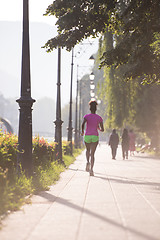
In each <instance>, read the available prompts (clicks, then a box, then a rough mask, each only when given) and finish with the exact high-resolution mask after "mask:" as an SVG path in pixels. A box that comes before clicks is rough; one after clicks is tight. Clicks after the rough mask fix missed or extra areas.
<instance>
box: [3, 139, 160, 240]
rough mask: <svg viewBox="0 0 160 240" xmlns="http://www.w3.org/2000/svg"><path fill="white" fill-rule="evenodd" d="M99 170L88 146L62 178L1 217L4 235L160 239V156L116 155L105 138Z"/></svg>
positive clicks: (19, 238)
mask: <svg viewBox="0 0 160 240" xmlns="http://www.w3.org/2000/svg"><path fill="white" fill-rule="evenodd" d="M95 158H96V160H95V168H94V172H95V176H94V177H90V176H89V174H88V172H86V171H85V163H86V162H85V151H84V152H83V153H82V154H81V155H80V156H78V157H77V159H76V161H75V163H74V164H72V165H71V166H70V167H69V169H68V170H66V171H65V172H63V173H62V174H61V178H60V180H59V181H58V182H57V183H56V184H55V185H53V186H51V187H50V190H49V191H45V192H41V193H39V194H38V195H34V196H33V197H32V204H28V205H24V206H23V207H22V209H21V210H20V211H17V212H15V213H12V214H10V215H9V216H8V217H7V218H6V219H5V220H4V221H3V223H2V229H1V231H0V239H1V240H11V239H12V240H13V239H15V240H48V239H55V240H64V239H65V240H160V159H158V158H154V157H149V156H147V155H145V154H138V153H136V154H135V156H133V157H129V159H128V160H122V153H121V147H119V148H118V153H117V158H116V160H112V159H111V151H110V148H109V147H108V146H107V145H106V144H103V143H101V144H100V145H99V146H98V148H97V151H96V156H95Z"/></svg>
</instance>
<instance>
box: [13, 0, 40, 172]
mask: <svg viewBox="0 0 160 240" xmlns="http://www.w3.org/2000/svg"><path fill="white" fill-rule="evenodd" d="M16 102H18V104H19V107H20V109H19V110H20V117H19V132H18V156H17V161H18V164H17V165H18V167H19V164H21V165H22V170H24V171H25V173H26V175H29V176H31V175H32V173H33V164H32V105H33V103H34V102H35V100H34V99H32V98H31V84H30V50H29V7H28V0H23V41H22V72H21V97H20V98H19V99H17V100H16Z"/></svg>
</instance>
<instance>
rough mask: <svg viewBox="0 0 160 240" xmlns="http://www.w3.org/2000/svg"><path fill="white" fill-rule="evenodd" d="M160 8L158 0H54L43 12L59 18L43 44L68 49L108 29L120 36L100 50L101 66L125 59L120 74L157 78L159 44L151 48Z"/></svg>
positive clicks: (146, 79)
mask: <svg viewBox="0 0 160 240" xmlns="http://www.w3.org/2000/svg"><path fill="white" fill-rule="evenodd" d="M159 12H160V4H159V0H145V1H143V0H101V1H99V0H90V1H86V0H81V1H76V0H70V1H65V0H55V1H54V2H53V3H52V4H51V5H50V6H49V7H48V8H47V10H46V15H55V16H56V17H57V18H58V20H57V23H56V24H57V26H58V36H56V37H54V38H52V39H50V40H48V42H47V43H46V44H45V48H46V49H47V51H52V50H53V49H54V48H56V47H57V46H61V47H66V48H67V49H68V50H71V48H72V47H74V46H75V45H76V44H77V43H79V42H80V41H82V40H83V39H85V38H87V37H90V36H92V37H97V36H98V35H99V34H101V35H104V34H105V33H106V31H109V30H110V31H112V33H113V34H114V35H115V36H116V37H118V38H117V39H119V40H118V42H117V40H116V37H115V40H114V42H115V44H114V48H112V49H110V50H106V51H104V52H103V54H102V58H101V64H100V66H101V67H103V66H108V67H111V66H114V67H115V68H116V67H118V66H120V65H124V64H126V63H127V64H129V65H128V68H127V69H126V71H124V73H123V78H133V79H135V78H136V77H138V76H139V77H141V81H142V80H143V81H144V82H147V83H150V82H159V79H160V71H159V69H160V61H159V44H158V45H156V48H157V46H158V50H156V51H155V50H154V49H153V47H154V45H155V44H157V40H156V39H155V34H157V33H159V30H160V15H159ZM157 36H158V35H157ZM158 39H159V38H158ZM158 41H159V40H158Z"/></svg>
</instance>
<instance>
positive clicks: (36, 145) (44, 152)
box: [0, 132, 82, 217]
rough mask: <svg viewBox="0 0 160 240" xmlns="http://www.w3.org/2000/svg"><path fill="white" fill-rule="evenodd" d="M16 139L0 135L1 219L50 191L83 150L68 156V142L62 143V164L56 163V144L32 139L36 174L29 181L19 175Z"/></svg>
mask: <svg viewBox="0 0 160 240" xmlns="http://www.w3.org/2000/svg"><path fill="white" fill-rule="evenodd" d="M17 141H18V139H17V137H16V136H14V135H10V134H2V133H1V132H0V216H1V217H2V216H4V215H6V214H7V213H8V212H11V211H16V210H18V209H19V208H20V207H21V206H22V204H24V203H26V201H28V200H26V199H27V198H26V196H30V195H32V194H36V193H37V192H39V191H43V190H48V189H49V186H51V185H52V184H54V183H56V181H58V180H59V178H60V173H61V172H63V171H64V170H65V169H66V168H68V167H69V166H70V164H72V163H73V162H74V161H75V159H76V156H78V155H79V154H80V153H81V151H82V149H75V148H74V147H73V156H69V155H66V154H67V153H68V152H69V151H68V147H69V143H68V142H63V143H62V145H63V161H64V164H60V163H59V162H58V161H56V160H55V143H54V142H52V143H48V142H47V141H46V140H44V139H43V138H39V137H36V138H34V139H33V164H34V174H33V176H32V177H30V178H29V177H26V175H25V174H24V173H23V172H22V171H21V173H20V174H18V173H17V160H16V159H17V158H16V156H17Z"/></svg>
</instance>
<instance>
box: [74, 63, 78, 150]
mask: <svg viewBox="0 0 160 240" xmlns="http://www.w3.org/2000/svg"><path fill="white" fill-rule="evenodd" d="M77 125H78V65H77V88H76V109H75V131H74V143H75V148H78V145H79V144H78V126H77Z"/></svg>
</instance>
